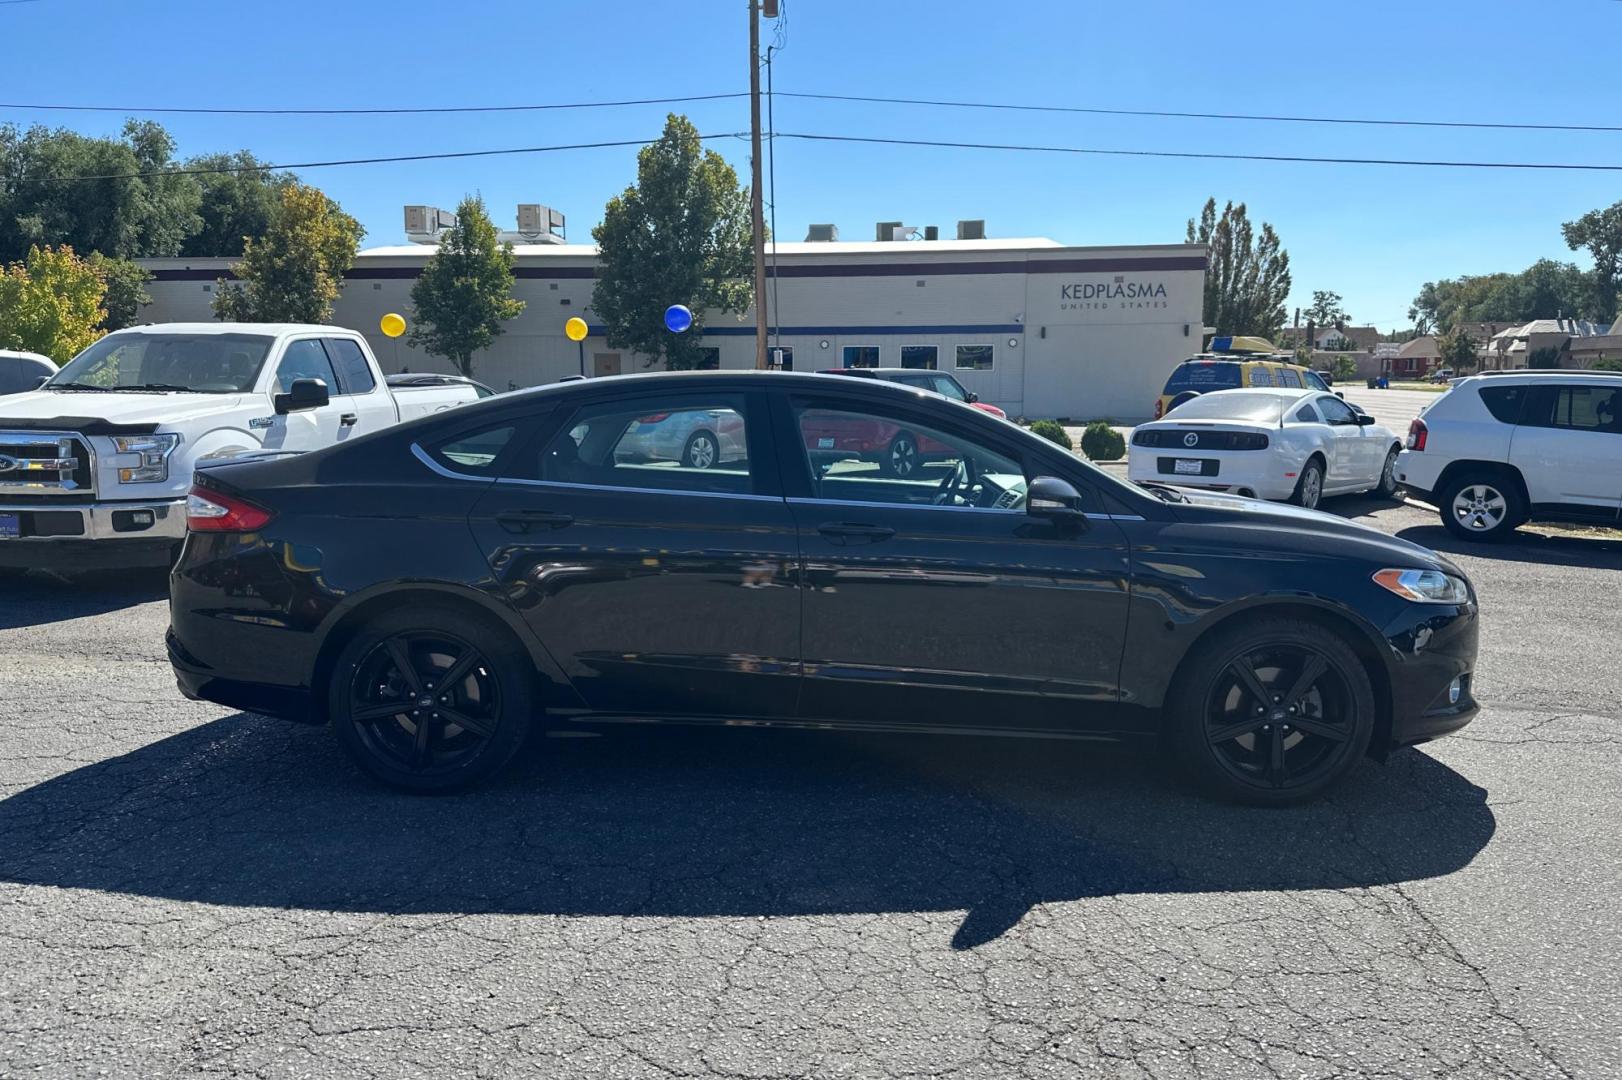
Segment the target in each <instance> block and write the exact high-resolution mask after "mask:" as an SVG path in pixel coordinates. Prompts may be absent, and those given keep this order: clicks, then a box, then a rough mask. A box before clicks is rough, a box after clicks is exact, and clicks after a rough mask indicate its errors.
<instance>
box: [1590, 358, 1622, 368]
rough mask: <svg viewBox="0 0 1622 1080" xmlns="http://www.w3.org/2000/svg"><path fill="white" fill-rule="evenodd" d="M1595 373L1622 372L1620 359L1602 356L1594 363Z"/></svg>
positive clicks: (1621, 360)
mask: <svg viewBox="0 0 1622 1080" xmlns="http://www.w3.org/2000/svg"><path fill="white" fill-rule="evenodd" d="M1594 370H1595V371H1622V359H1618V358H1617V357H1614V356H1602V357H1600V358H1599V359H1598V360H1595V361H1594Z"/></svg>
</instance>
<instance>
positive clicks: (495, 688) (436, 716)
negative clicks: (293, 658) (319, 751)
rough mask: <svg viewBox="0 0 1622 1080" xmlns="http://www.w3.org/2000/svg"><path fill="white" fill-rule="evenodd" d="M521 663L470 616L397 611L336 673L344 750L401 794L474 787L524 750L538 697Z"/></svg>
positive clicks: (362, 638) (333, 693)
mask: <svg viewBox="0 0 1622 1080" xmlns="http://www.w3.org/2000/svg"><path fill="white" fill-rule="evenodd" d="M515 654H519V655H515ZM520 656H521V651H520V650H518V649H517V647H516V645H515V644H514V643H512V642H511V641H509V640H507V639H506V638H505V636H504V635H502V634H500V633H498V632H495V631H493V630H491V629H490V628H489V627H487V626H486V625H485V624H484V623H483V622H482V621H481V620H479V619H477V618H470V617H469V616H468V615H466V614H464V613H462V612H460V611H452V610H445V611H434V612H432V613H429V612H424V611H422V610H416V611H412V612H409V613H408V612H405V611H400V612H391V613H389V614H388V615H385V616H384V617H383V618H382V619H380V620H378V621H377V622H376V623H373V624H371V625H369V626H368V627H367V628H366V629H365V630H364V631H363V632H362V633H361V634H359V635H358V636H357V637H356V638H355V639H354V640H353V641H352V642H350V644H349V646H348V647H347V648H346V649H345V650H344V654H343V656H342V657H341V658H340V660H339V662H338V664H337V666H336V668H335V674H334V678H333V680H332V685H331V686H330V687H329V708H330V711H331V714H332V716H333V720H334V723H335V725H336V727H337V730H338V735H339V738H340V741H342V742H343V744H344V747H345V749H346V750H348V751H349V753H350V755H351V756H352V757H353V758H354V759H355V761H356V763H357V764H359V765H360V767H361V768H362V769H364V770H365V771H366V772H367V773H369V774H370V775H371V776H373V777H375V778H376V779H378V780H381V781H382V782H384V783H386V784H389V785H391V786H394V787H399V788H403V789H405V790H409V791H416V792H439V791H452V790H456V789H459V788H465V787H468V786H471V785H473V784H475V783H477V782H478V781H480V780H483V779H484V778H486V777H487V776H489V775H490V774H491V773H493V772H495V771H496V770H497V769H499V768H500V767H501V766H502V765H504V764H506V762H507V761H508V759H509V758H511V757H512V755H513V753H514V752H515V751H516V750H517V749H518V747H519V745H520V744H521V743H522V742H523V738H524V735H525V732H526V730H527V728H528V724H529V710H530V707H531V697H532V695H531V692H530V689H529V679H528V678H527V677H526V672H525V671H524V666H525V660H526V659H527V658H524V659H521V658H520Z"/></svg>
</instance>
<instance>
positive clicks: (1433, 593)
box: [1374, 570, 1470, 604]
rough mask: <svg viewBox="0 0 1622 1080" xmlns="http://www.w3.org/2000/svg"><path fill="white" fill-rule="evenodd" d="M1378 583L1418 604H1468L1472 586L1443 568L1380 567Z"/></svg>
mask: <svg viewBox="0 0 1622 1080" xmlns="http://www.w3.org/2000/svg"><path fill="white" fill-rule="evenodd" d="M1374 583H1375V584H1376V585H1378V586H1380V587H1381V588H1382V589H1385V590H1387V591H1389V592H1394V593H1396V594H1397V595H1398V596H1400V597H1402V598H1403V599H1404V600H1412V601H1413V602H1414V603H1416V604H1468V603H1469V602H1470V586H1468V585H1466V584H1465V583H1464V579H1463V578H1456V577H1454V576H1453V575H1452V574H1444V573H1442V572H1441V571H1440V570H1380V571H1377V572H1376V573H1375V575H1374Z"/></svg>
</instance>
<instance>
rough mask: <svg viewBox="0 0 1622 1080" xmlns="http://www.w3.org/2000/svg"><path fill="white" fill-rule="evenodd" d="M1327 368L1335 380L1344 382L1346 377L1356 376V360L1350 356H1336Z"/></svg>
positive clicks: (1353, 377)
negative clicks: (1331, 364) (1332, 363)
mask: <svg viewBox="0 0 1622 1080" xmlns="http://www.w3.org/2000/svg"><path fill="white" fill-rule="evenodd" d="M1329 370H1330V371H1331V372H1332V373H1333V374H1334V376H1335V381H1336V382H1346V381H1347V380H1348V379H1355V378H1357V361H1356V360H1353V359H1352V358H1351V357H1350V356H1337V357H1335V362H1334V365H1333V366H1331V367H1330V369H1329Z"/></svg>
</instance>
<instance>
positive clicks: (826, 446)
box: [817, 439, 834, 450]
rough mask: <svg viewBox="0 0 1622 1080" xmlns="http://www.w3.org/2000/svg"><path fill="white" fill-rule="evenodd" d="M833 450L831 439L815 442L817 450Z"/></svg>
mask: <svg viewBox="0 0 1622 1080" xmlns="http://www.w3.org/2000/svg"><path fill="white" fill-rule="evenodd" d="M833 448H834V441H833V440H832V439H818V440H817V449H818V450H832V449H833Z"/></svg>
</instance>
